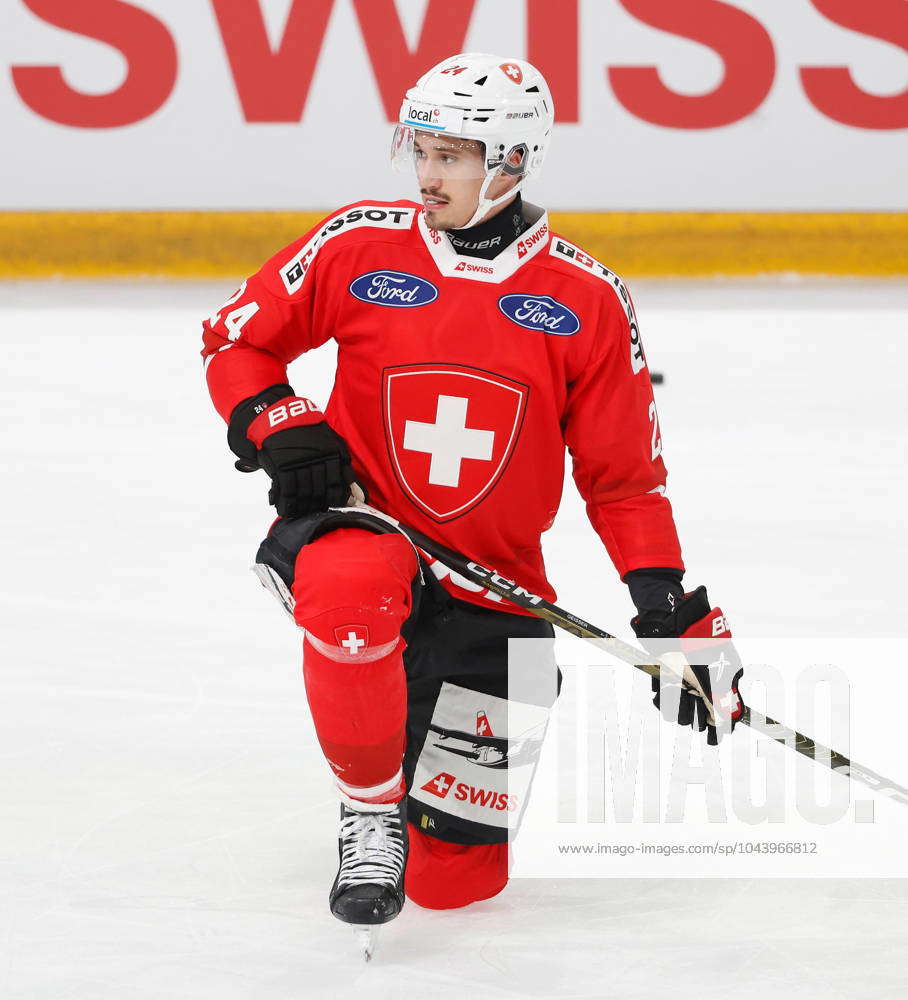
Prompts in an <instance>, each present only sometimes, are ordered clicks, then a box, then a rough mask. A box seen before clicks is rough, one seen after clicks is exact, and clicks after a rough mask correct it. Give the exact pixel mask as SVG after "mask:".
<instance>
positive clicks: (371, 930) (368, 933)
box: [351, 924, 381, 962]
mask: <svg viewBox="0 0 908 1000" xmlns="http://www.w3.org/2000/svg"><path fill="white" fill-rule="evenodd" d="M351 926H352V928H353V934H354V936H355V937H356V943H357V944H358V945H359V946H360V948H362V951H363V959H364V960H365V961H366V962H368V961H371V959H372V953H373V952H374V951H375V946H376V945H377V944H378V932H379V929H380V927H381V924H351Z"/></svg>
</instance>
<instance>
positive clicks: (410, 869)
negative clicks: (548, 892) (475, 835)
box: [404, 823, 510, 910]
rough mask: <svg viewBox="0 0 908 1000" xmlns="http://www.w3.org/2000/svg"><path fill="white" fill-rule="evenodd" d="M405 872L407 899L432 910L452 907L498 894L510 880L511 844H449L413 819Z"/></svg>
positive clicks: (408, 826) (409, 825) (410, 825)
mask: <svg viewBox="0 0 908 1000" xmlns="http://www.w3.org/2000/svg"><path fill="white" fill-rule="evenodd" d="M407 828H408V832H409V834H410V853H409V857H408V858H407V870H406V873H405V876H404V891H405V892H406V894H407V898H408V899H412V900H413V902H414V903H417V904H418V905H419V906H425V907H426V908H427V909H430V910H450V909H454V908H455V907H458V906H466V905H467V904H468V903H476V902H478V901H479V900H480V899H488V898H489V897H490V896H495V895H497V894H498V893H499V892H501V890H502V889H504V887H505V886H506V885H507V884H508V870H509V864H510V845H509V844H470V845H466V844H450V843H448V842H447V841H445V840H438V838H436V837H430V836H428V834H425V833H423V831H422V830H420V829H418V828H417V827H415V826H414V825H413V824H412V823H408V824H407Z"/></svg>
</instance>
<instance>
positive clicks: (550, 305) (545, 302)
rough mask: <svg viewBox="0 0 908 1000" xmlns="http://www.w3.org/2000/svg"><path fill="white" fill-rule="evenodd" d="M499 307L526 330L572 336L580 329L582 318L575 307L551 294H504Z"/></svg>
mask: <svg viewBox="0 0 908 1000" xmlns="http://www.w3.org/2000/svg"><path fill="white" fill-rule="evenodd" d="M498 308H499V309H500V310H501V311H502V312H503V313H504V315H505V316H507V318H508V319H509V320H511V321H512V322H514V323H516V324H517V325H518V326H522V327H523V328H524V329H525V330H541V331H542V332H543V333H552V334H554V335H555V336H557V337H570V336H571V334H572V333H576V332H577V331H578V330H579V329H580V318H579V317H578V316H577V313H575V312H574V310H573V309H568V307H567V306H566V305H563V304H562V303H561V302H558V301H556V300H555V299H553V298H552V297H551V296H550V295H527V294H525V293H522V292H521V293H520V294H518V295H502V297H501V298H500V299H499V300H498Z"/></svg>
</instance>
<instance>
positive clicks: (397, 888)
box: [203, 54, 742, 924]
mask: <svg viewBox="0 0 908 1000" xmlns="http://www.w3.org/2000/svg"><path fill="white" fill-rule="evenodd" d="M553 121H554V109H553V105H552V98H551V95H550V93H549V88H548V86H547V85H546V82H545V80H544V78H543V76H542V75H541V74H540V73H539V72H538V71H537V70H536V69H535V68H534V67H533V66H531V65H530V64H529V63H527V62H525V61H523V60H521V59H515V58H502V57H499V56H492V55H480V54H462V55H456V56H453V57H452V58H450V59H446V60H445V61H444V62H442V63H440V64H439V65H438V66H436V67H434V68H433V69H431V70H429V72H427V73H426V74H425V75H424V76H423V77H422V78H421V79H420V80H419V81H418V83H417V84H416V86H415V87H414V88H412V89H411V90H409V91H408V92H407V94H406V97H405V99H404V102H403V105H402V107H401V112H400V120H399V123H398V125H397V128H396V130H395V133H394V137H393V143H392V160H393V163H394V165H395V166H397V167H403V168H405V169H408V170H413V169H414V168H415V173H416V180H417V184H418V190H419V194H420V199H421V203H419V202H411V201H399V202H393V203H389V202H382V201H363V202H359V203H356V204H354V205H350V206H348V207H346V208H342V209H340V210H338V211H337V212H335V213H333V214H332V215H330V216H329V217H327V218H326V219H325V220H324V221H323V222H321V223H319V225H318V226H316V227H315V228H314V229H313V230H311V231H310V232H309V233H307V234H306V235H305V236H303V237H302V238H301V239H299V240H298V241H297V242H295V243H294V244H292V245H291V246H289V247H287V248H286V249H285V250H282V251H281V252H280V253H278V254H277V255H276V256H275V257H273V258H272V259H271V260H270V261H268V262H267V263H266V264H265V265H264V266H263V267H262V269H261V270H260V271H259V272H258V273H257V274H256V275H254V276H253V277H251V278H250V279H249V280H248V281H246V282H244V283H243V285H242V286H241V287H240V289H239V291H237V293H236V294H235V295H234V296H233V297H232V298H231V299H230V300H229V301H228V302H227V303H225V305H224V306H223V307H221V308H220V309H219V310H218V311H217V312H216V313H215V314H214V315H213V316H212V317H211V318H210V319H209V320H208V321H207V322H206V323H205V324H204V350H203V356H204V358H205V368H206V372H207V380H208V387H209V390H210V393H211V396H212V399H213V401H214V404H215V406H216V408H217V410H218V412H219V413H220V414H221V416H222V417H223V418H224V420H225V421H227V424H228V443H229V445H230V448H231V449H232V451H233V452H234V454H235V455H236V456H237V458H238V459H239V461H238V462H237V467H238V468H241V469H243V470H247V471H248V470H253V469H258V468H261V469H263V470H264V471H265V472H266V473H267V475H268V477H269V478H270V480H271V488H270V493H269V500H270V502H271V503H272V504H273V505H274V507H275V508H276V510H277V513H278V515H279V519H278V520H277V521H276V522H275V524H274V525H273V526H272V528H271V530H270V532H269V534H268V537H267V538H266V540H265V541H264V542H263V543H262V546H261V548H260V550H259V555H258V558H257V562H258V564H259V567H260V570H261V571H262V575H263V578H264V579H266V580H269V581H270V583H271V585H272V586H273V588H274V589H275V591H276V592H278V593H280V595H281V596H282V598H283V599H284V601H285V603H286V605H287V607H288V608H289V609H291V610H292V613H293V616H294V619H295V621H296V622H297V624H298V625H299V626H300V627H301V628H303V629H304V630H305V632H304V643H303V650H304V652H303V672H304V678H305V686H306V693H307V697H308V701H309V705H310V707H311V711H312V717H313V720H314V724H315V729H316V732H317V735H318V739H319V742H320V745H321V747H322V750H323V751H324V754H325V756H326V758H327V760H328V763H329V764H330V766H331V768H332V770H333V771H334V774H335V778H336V782H337V786H338V789H339V792H340V796H341V824H340V854H341V863H340V869H339V871H338V874H337V878H336V879H335V882H334V885H333V887H332V890H331V894H330V902H331V909H332V912H333V913H334V914H335V915H336V916H338V917H339V918H341V919H342V920H346V921H349V922H352V923H357V924H370V923H371V924H377V923H381V922H384V921H387V920H390V919H391V918H393V917H394V916H396V915H397V913H398V912H399V911H400V909H401V907H402V906H403V902H404V893H406V895H407V896H409V897H410V898H411V899H413V900H415V901H416V902H417V903H419V904H420V905H422V906H427V907H434V908H447V907H459V906H463V905H465V904H468V903H470V902H473V901H475V900H479V899H484V898H487V897H489V896H492V895H494V894H495V893H497V892H499V891H500V890H501V889H502V888H503V887H504V886H505V884H506V882H507V878H508V840H509V835H510V834H512V833H513V828H514V822H513V814H514V813H519V812H520V811H522V808H523V805H524V803H525V801H526V794H527V792H528V789H529V783H530V779H531V777H532V771H533V767H534V766H535V757H536V755H537V754H538V745H539V739H538V738H533V736H534V734H535V735H536V736H538V735H539V733H541V731H542V729H543V728H544V721H545V716H546V712H547V710H548V708H549V707H550V701H551V699H550V698H549V699H546V698H544V697H541V698H539V699H537V702H538V703H537V704H533V703H532V699H530V700H528V702H527V704H526V705H525V706H524V707H525V708H526V709H527V711H528V712H529V713H530V715H529V717H530V718H531V719H532V720H535V721H534V723H533V726H531V729H532V730H533V731H532V732H529V733H528V732H523V733H508V732H507V719H508V715H507V707H508V675H507V638H508V637H535V638H540V639H543V638H550V637H551V635H552V630H551V627H550V626H549V625H548V624H547V623H545V622H543V621H541V620H539V619H537V618H535V617H533V616H530V615H528V614H527V613H526V612H524V611H522V610H521V609H519V608H517V607H516V606H506V605H505V604H504V603H503V602H502V601H501V599H500V598H498V597H496V596H495V595H494V594H490V593H489V592H488V591H485V590H482V589H481V588H479V587H477V586H476V585H475V584H471V583H470V582H469V581H466V580H464V579H462V578H460V577H458V576H457V575H456V574H453V573H451V572H450V571H448V570H447V569H446V568H445V567H444V566H441V565H440V564H438V563H437V562H433V560H431V559H429V558H428V557H427V556H425V554H423V553H421V552H419V551H418V550H416V549H415V548H414V546H413V545H412V544H411V543H410V541H409V540H408V539H407V537H406V536H404V535H402V534H401V533H400V532H399V531H397V530H396V529H395V527H394V526H393V525H391V524H389V523H388V522H387V521H385V520H383V519H382V518H381V516H380V514H377V513H375V512H374V511H379V512H386V513H387V514H389V515H391V516H392V517H393V518H396V519H398V520H400V521H402V522H404V523H409V524H412V525H413V526H414V527H415V528H417V529H419V530H420V531H421V532H423V533H424V534H427V535H429V536H431V537H434V538H436V539H438V540H439V541H442V542H444V543H445V544H446V545H448V546H449V547H451V548H454V549H457V550H459V551H461V552H464V553H465V554H467V555H468V556H469V557H470V558H472V559H475V560H476V561H478V562H481V563H482V564H483V565H486V566H490V567H494V568H495V569H496V570H497V571H498V572H499V573H501V574H502V575H504V576H507V577H508V578H510V579H513V580H516V581H518V582H519V583H520V584H521V585H522V586H523V587H525V588H527V589H528V590H530V591H531V592H533V593H535V594H538V595H540V596H542V597H545V598H547V599H554V592H553V590H552V588H551V586H550V584H549V583H548V581H547V579H546V576H545V570H544V566H543V560H542V555H541V552H540V536H541V534H542V532H544V531H545V530H546V529H547V528H549V527H550V525H551V524H552V521H553V519H554V517H555V513H556V510H557V508H558V504H559V500H560V495H561V489H562V470H563V460H564V449H565V447H567V448H568V449H569V450H570V453H571V456H572V458H573V471H574V479H575V481H576V484H577V487H578V489H579V491H580V493H581V494H582V496H583V497H584V499H585V501H586V504H587V510H588V513H589V517H590V521H591V522H592V525H593V527H594V528H595V530H596V531H597V532H598V534H599V536H600V537H601V539H602V541H603V543H604V545H605V547H606V549H607V550H608V553H609V555H610V557H611V559H612V561H613V562H614V565H615V567H616V569H617V571H618V573H619V575H620V576H621V578H622V579H623V580H624V582H625V583H626V584H627V585H628V587H629V588H630V595H631V598H632V599H633V602H634V604H635V606H636V607H637V609H638V614H637V615H636V617H635V618H634V620H633V623H632V624H633V627H634V629H635V631H636V633H637V635H638V636H640V637H641V638H644V639H645V638H650V637H666V636H685V637H691V636H707V637H720V638H728V637H730V633H729V631H728V629H727V627H726V625H725V622H724V618H723V617H722V614H721V612H720V611H719V610H718V609H715V608H712V606H711V605H710V603H709V601H708V600H707V597H706V592H705V590H704V589H703V588H702V587H701V588H699V589H697V590H695V591H694V592H693V593H690V594H686V593H685V591H684V588H683V586H682V583H681V580H682V574H683V571H684V565H683V562H682V559H681V551H680V546H679V543H678V538H677V535H676V531H675V526H674V523H673V518H672V511H671V506H670V504H669V501H668V499H667V498H666V497H665V467H664V465H663V461H662V454H661V453H662V438H661V432H660V427H659V420H658V416H657V412H656V405H655V403H654V401H653V393H652V387H651V383H650V378H649V373H648V370H647V364H646V357H645V355H644V351H643V345H642V343H641V339H640V331H639V328H638V325H637V319H636V316H635V313H634V306H633V303H632V301H631V298H630V296H629V294H628V292H627V289H626V287H625V286H624V284H623V283H622V282H621V280H620V279H619V278H618V277H617V276H616V275H615V274H614V273H612V272H611V271H610V270H609V269H608V268H607V267H605V266H604V265H603V264H601V263H599V261H597V260H595V259H594V258H593V257H591V256H590V255H589V254H587V253H586V252H584V251H583V250H582V249H581V248H580V247H578V246H576V245H575V244H573V243H572V242H571V241H570V240H568V239H566V238H564V237H561V236H558V235H555V234H553V233H551V232H550V230H549V223H548V218H547V215H546V213H545V212H544V211H543V210H542V209H540V208H536V207H534V206H533V205H530V204H529V203H527V202H525V201H524V200H523V199H522V194H521V192H522V188H523V185H524V183H525V182H526V180H527V179H528V178H529V177H531V176H534V175H535V174H537V173H538V171H539V169H540V167H541V166H542V163H543V160H544V158H545V155H546V151H547V149H548V146H549V143H550V140H551V135H552V125H553ZM332 338H333V339H334V340H335V341H336V342H337V346H338V359H337V372H336V380H335V385H334V390H333V392H332V394H331V398H330V401H329V403H328V406H327V408H326V410H325V412H324V413H322V412H321V411H320V410H319V408H318V407H317V406H316V405H315V404H314V403H312V402H311V401H310V400H309V399H307V398H306V397H305V396H303V395H298V394H297V392H296V391H295V390H294V389H293V388H291V386H290V384H289V382H288V376H287V366H288V365H289V364H290V362H292V361H293V360H294V359H296V358H298V357H299V356H300V355H302V354H304V353H305V352H306V351H309V350H311V349H313V348H316V347H318V346H319V345H320V344H323V343H325V342H326V341H327V340H329V339H332ZM299 379H300V380H301V382H302V383H303V384H305V365H302V366H301V369H300V372H299ZM360 488H361V489H362V490H363V491H364V492H365V494H366V496H367V497H368V502H369V505H370V506H369V507H364V506H363V505H362V504H360V505H357V506H348V507H347V509H346V510H344V509H343V508H344V507H345V505H347V504H348V499H349V498H350V496H351V494H352V495H353V496H359V497H360V498H361V497H362V493H360V492H359V491H360ZM329 508H334V509H329ZM724 662H727V663H730V664H731V666H730V668H729V670H730V675H731V676H732V677H733V680H732V682H731V683H730V685H729V690H730V693H731V698H730V703H729V705H728V712H729V713H730V719H729V720H728V722H729V724H730V725H731V726H733V725H734V722H735V720H736V719H737V717H738V716H739V715H740V712H741V707H742V706H741V702H740V698H739V697H738V693H737V681H738V678H739V677H740V674H741V671H740V669H739V667H738V661H737V659H736V658H735V657H734V651H733V649H732V647H731V645H730V644H729V646H728V654H727V656H726V658H725V660H724ZM536 668H539V669H543V668H548V669H552V670H554V667H553V666H552V664H551V661H550V660H549V661H548V662H547V663H545V664H536V665H532V664H531V665H528V667H527V669H528V670H532V669H536ZM695 669H696V670H697V671H700V672H701V673H698V674H697V676H698V678H700V680H701V684H702V685H703V688H704V690H705V692H706V693H707V694H709V692H710V688H709V676H708V673H707V672H706V671H705V669H704V668H700V667H697V668H695ZM655 701H656V703H657V704H658V702H659V695H658V690H657V694H656V698H655ZM678 705H679V707H678V709H677V715H676V716H673V721H676V722H679V723H680V724H682V725H691V726H694V727H695V728H696V729H699V730H701V731H702V730H704V729H707V728H708V729H709V734H708V736H709V739H710V742H714V741H715V739H716V737H717V729H716V727H715V726H714V725H712V722H713V721H714V720H713V719H712V718H711V717H709V716H708V714H707V712H706V711H705V710H704V702H703V700H702V699H701V698H700V697H698V696H697V695H696V694H694V693H693V692H692V691H689V690H684V691H683V692H682V693H681V697H680V701H679V702H678Z"/></svg>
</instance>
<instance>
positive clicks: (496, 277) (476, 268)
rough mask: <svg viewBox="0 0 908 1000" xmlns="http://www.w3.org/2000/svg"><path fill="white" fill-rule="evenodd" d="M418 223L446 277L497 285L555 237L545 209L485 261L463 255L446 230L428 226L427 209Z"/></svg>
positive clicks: (437, 264) (427, 246) (421, 213)
mask: <svg viewBox="0 0 908 1000" xmlns="http://www.w3.org/2000/svg"><path fill="white" fill-rule="evenodd" d="M417 225H418V227H419V232H420V234H421V235H422V238H423V241H424V242H425V244H426V249H427V250H428V251H429V253H430V255H431V257H432V260H434V261H435V266H436V267H437V268H438V272H439V274H440V275H441V276H442V277H443V278H466V279H467V281H488V282H490V283H492V284H494V285H498V284H500V283H501V282H502V281H505V280H506V279H507V278H510V277H511V275H512V274H514V273H516V271H517V270H518V269H519V268H521V267H522V266H523V265H524V264H526V262H527V261H528V260H532V258H533V257H535V256H536V254H538V253H539V252H540V251H541V250H543V249H544V248H545V247H547V246H548V244H549V240H550V239H551V236H550V234H549V216H548V213H547V212H543V213H542V215H541V217H540V218H539V219H537V220H536V222H535V223H533V225H532V226H530V228H529V229H527V231H526V232H525V233H524V234H523V235H522V236H520V237H519V238H518V239H516V240H514V242H513V243H511V244H509V245H508V246H506V247H505V248H504V250H502V251H501V253H500V254H498V256H497V257H493V258H492V260H483V259H482V258H481V257H465V256H463V255H461V254H459V253H458V252H457V251H456V250H455V249H454V247H452V246H451V242H450V240H447V239H445V237H444V236H443V235H442V233H440V232H438V230H436V229H430V228H429V227H428V225H427V224H426V215H425V212H419V214H418V216H417Z"/></svg>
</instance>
